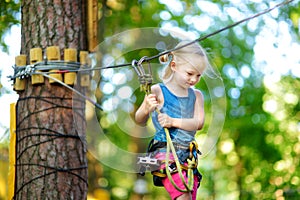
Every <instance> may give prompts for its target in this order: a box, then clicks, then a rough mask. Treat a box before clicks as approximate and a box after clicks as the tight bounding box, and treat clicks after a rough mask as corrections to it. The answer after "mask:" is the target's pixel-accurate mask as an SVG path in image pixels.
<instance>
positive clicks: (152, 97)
mask: <svg viewBox="0 0 300 200" xmlns="http://www.w3.org/2000/svg"><path fill="white" fill-rule="evenodd" d="M157 89H158V88H157V86H156V85H153V86H152V87H151V90H152V92H153V93H152V94H149V95H145V97H144V101H143V103H142V104H141V106H140V107H139V108H138V110H137V111H136V113H135V121H136V123H138V124H140V125H145V124H146V122H147V120H148V118H149V115H150V113H151V112H152V111H154V110H155V108H156V107H157V106H158V100H157V91H158V90H157Z"/></svg>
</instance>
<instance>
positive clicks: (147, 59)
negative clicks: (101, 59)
mask: <svg viewBox="0 0 300 200" xmlns="http://www.w3.org/2000/svg"><path fill="white" fill-rule="evenodd" d="M293 1H294V0H286V1H283V2H281V3H279V4H277V5H275V6H274V7H272V8H269V9H266V10H264V11H262V12H259V13H257V14H255V15H252V16H250V17H247V18H244V19H242V20H240V21H237V22H235V23H233V24H230V25H228V26H225V27H223V28H221V29H219V30H217V31H214V32H212V33H210V34H207V35H205V36H203V37H200V38H198V39H196V40H193V41H191V42H188V43H186V44H184V45H181V46H179V47H177V48H174V49H171V50H167V51H164V52H161V53H159V54H157V55H154V56H151V57H146V58H144V60H143V61H144V62H149V61H151V60H153V59H156V58H159V57H160V56H163V55H165V54H169V53H171V52H173V51H176V50H179V49H182V48H184V47H186V46H189V45H191V44H193V43H196V42H200V41H203V40H205V39H207V38H209V37H211V36H214V35H216V34H218V33H221V32H223V31H225V30H227V29H231V28H233V27H235V26H237V25H239V24H241V23H244V22H246V21H249V20H251V19H254V18H257V17H259V16H261V15H264V14H266V13H269V12H271V11H272V10H274V9H276V8H279V7H282V6H284V5H287V4H289V3H291V2H293ZM136 64H137V63H136ZM131 65H132V63H126V64H121V65H114V66H105V67H98V68H93V69H89V70H102V69H110V68H119V67H126V66H131Z"/></svg>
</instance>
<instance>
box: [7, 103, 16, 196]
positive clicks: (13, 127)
mask: <svg viewBox="0 0 300 200" xmlns="http://www.w3.org/2000/svg"><path fill="white" fill-rule="evenodd" d="M15 146H16V103H11V104H10V142H9V170H8V199H13V197H14V188H15V164H16V158H15V155H16V154H15Z"/></svg>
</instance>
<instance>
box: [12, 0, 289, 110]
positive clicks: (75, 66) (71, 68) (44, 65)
mask: <svg viewBox="0 0 300 200" xmlns="http://www.w3.org/2000/svg"><path fill="white" fill-rule="evenodd" d="M293 1H294V0H286V1H283V2H281V3H279V4H276V5H275V6H274V7H271V8H269V9H266V10H264V11H262V12H259V13H257V14H255V15H252V16H250V17H247V18H244V19H242V20H240V21H237V22H235V23H233V24H231V25H228V26H225V27H223V28H221V29H219V30H217V31H214V32H212V33H210V34H207V35H205V36H203V37H200V38H198V39H196V40H193V41H191V42H188V43H186V44H184V45H181V46H179V47H177V48H173V49H170V50H167V51H164V52H161V53H159V54H157V55H154V56H151V57H147V56H144V57H143V58H142V59H140V61H141V62H148V63H149V62H150V61H151V60H153V59H156V58H159V57H160V56H162V55H165V54H169V53H171V52H172V51H176V50H179V49H181V48H184V47H186V46H188V45H191V44H193V43H196V42H200V41H203V40H205V39H207V38H209V37H211V36H214V35H216V34H218V33H220V32H223V31H225V30H228V29H230V28H233V27H235V26H237V25H239V24H241V23H244V22H246V21H249V20H251V19H254V18H257V17H259V16H261V15H264V14H266V13H269V12H271V11H272V10H274V9H276V8H279V7H282V6H284V5H287V4H289V3H291V2H293ZM137 64H142V63H138V61H136V60H133V61H132V63H125V64H119V65H111V66H104V67H94V68H87V67H85V65H81V64H80V63H79V62H65V61H47V60H44V61H41V62H37V63H35V64H32V65H27V66H21V67H13V68H14V75H13V76H8V78H10V79H11V80H14V79H15V78H21V79H22V78H25V77H29V76H31V75H33V74H40V75H43V76H45V77H47V78H49V76H48V74H52V73H67V72H85V71H95V70H104V69H111V68H120V67H127V66H134V65H137ZM80 66H83V68H82V67H81V68H80ZM52 69H58V70H60V71H58V72H45V71H44V70H52ZM38 70H42V71H44V72H43V73H42V74H41V73H40V72H38ZM51 78H52V77H51ZM56 81H57V80H56ZM57 82H59V83H60V84H62V82H60V81H57ZM62 85H63V86H66V84H62ZM67 88H69V89H70V88H71V87H67ZM72 90H73V91H74V92H76V93H77V94H79V95H80V96H82V97H84V98H85V99H87V100H88V101H90V102H91V103H92V104H94V105H95V106H96V107H98V108H100V105H98V104H97V103H96V102H95V101H93V100H92V99H90V98H88V97H86V96H85V95H83V94H81V93H80V92H79V91H77V90H76V89H74V88H73V89H72ZM75 90H76V91H75ZM100 109H101V108H100ZM101 110H102V109H101Z"/></svg>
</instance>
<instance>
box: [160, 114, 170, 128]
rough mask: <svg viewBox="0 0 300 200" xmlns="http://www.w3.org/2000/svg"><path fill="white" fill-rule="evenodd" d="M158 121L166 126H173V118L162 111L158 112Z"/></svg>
mask: <svg viewBox="0 0 300 200" xmlns="http://www.w3.org/2000/svg"><path fill="white" fill-rule="evenodd" d="M157 119H158V122H159V124H160V125H161V126H162V127H164V128H171V127H172V118H171V117H169V115H167V114H164V113H160V114H158V117H157Z"/></svg>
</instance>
